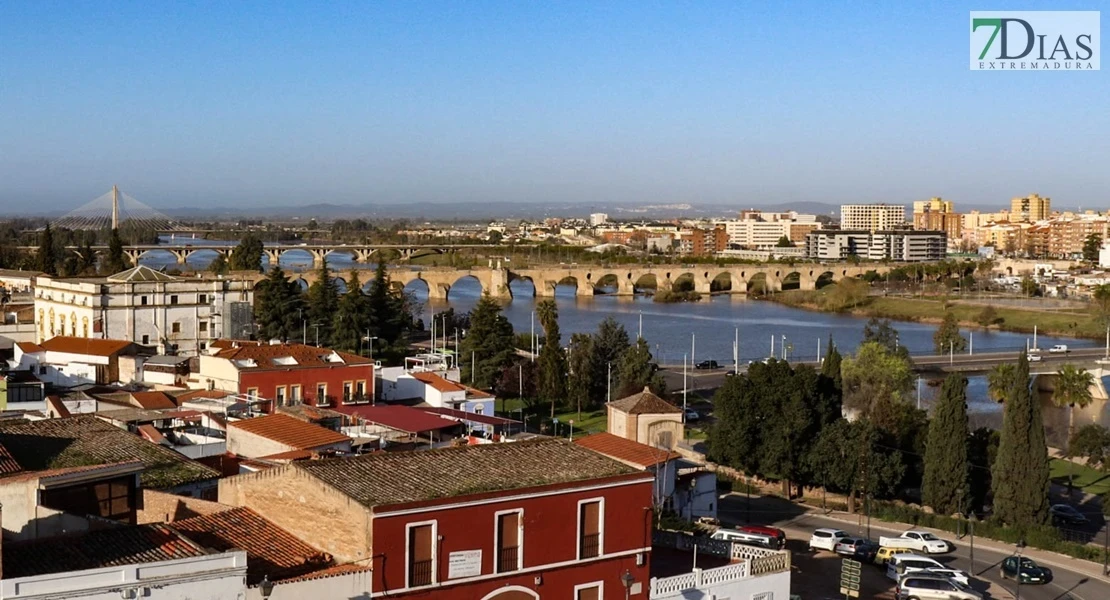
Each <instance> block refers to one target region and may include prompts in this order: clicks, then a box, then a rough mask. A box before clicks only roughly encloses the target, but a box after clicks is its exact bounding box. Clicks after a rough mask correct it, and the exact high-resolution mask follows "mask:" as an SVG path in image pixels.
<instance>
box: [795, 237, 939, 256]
mask: <svg viewBox="0 0 1110 600" xmlns="http://www.w3.org/2000/svg"><path fill="white" fill-rule="evenodd" d="M946 248H947V238H946V236H945V234H944V232H941V231H910V230H898V231H865V230H855V231H850V230H842V229H841V230H836V229H831V230H822V231H814V232H812V233H810V234H809V235H808V236H806V257H807V258H811V259H816V260H828V261H840V260H847V259H849V258H852V257H858V258H862V259H867V260H893V261H898V262H922V261H935V260H942V259H944V257H945V256H946V254H947V251H946Z"/></svg>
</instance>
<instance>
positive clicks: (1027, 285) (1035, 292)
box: [1021, 275, 1041, 298]
mask: <svg viewBox="0 0 1110 600" xmlns="http://www.w3.org/2000/svg"><path fill="white" fill-rule="evenodd" d="M1021 293H1022V295H1024V296H1029V297H1030V298H1032V297H1033V296H1040V295H1041V286H1040V284H1038V283H1037V281H1036V280H1035V279H1033V278H1032V277H1030V276H1028V275H1026V276H1025V277H1022V278H1021Z"/></svg>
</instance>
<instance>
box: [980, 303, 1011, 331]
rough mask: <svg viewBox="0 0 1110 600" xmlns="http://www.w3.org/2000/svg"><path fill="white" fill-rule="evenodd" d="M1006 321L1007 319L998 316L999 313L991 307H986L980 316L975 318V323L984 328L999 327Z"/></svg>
mask: <svg viewBox="0 0 1110 600" xmlns="http://www.w3.org/2000/svg"><path fill="white" fill-rule="evenodd" d="M1004 320H1005V319H1003V318H1002V317H1000V316H998V311H996V310H994V307H993V306H990V305H987V306H986V307H984V308H983V310H982V311H981V312H980V313H979V316H978V317H976V318H975V322H976V323H979V324H980V325H982V326H983V327H989V326H991V325H998V324H1001V323H1002V322H1003V321H1004Z"/></svg>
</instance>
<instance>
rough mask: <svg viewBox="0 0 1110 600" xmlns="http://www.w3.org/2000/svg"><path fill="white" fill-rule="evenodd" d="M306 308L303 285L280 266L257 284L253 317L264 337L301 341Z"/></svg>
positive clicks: (271, 270) (303, 333)
mask: <svg viewBox="0 0 1110 600" xmlns="http://www.w3.org/2000/svg"><path fill="white" fill-rule="evenodd" d="M303 309H304V298H303V296H302V294H301V290H300V287H299V286H298V285H297V283H296V282H294V281H290V280H289V278H288V277H286V276H285V273H284V272H283V271H282V270H281V267H274V268H273V269H270V272H269V273H268V274H267V276H266V279H263V280H262V281H260V282H258V285H256V286H255V294H254V319H255V321H256V322H257V323H258V331H259V334H260V335H261V336H262V338H263V339H270V340H273V339H276V340H283V341H287V340H290V339H296V340H298V341H300V339H301V337H302V336H304V335H305V327H304V323H303V322H302V320H301V319H302V318H303V317H304V312H303ZM231 335H234V334H231Z"/></svg>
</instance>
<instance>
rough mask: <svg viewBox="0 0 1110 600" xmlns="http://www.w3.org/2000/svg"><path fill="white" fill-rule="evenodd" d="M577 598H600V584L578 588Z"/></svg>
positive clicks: (584, 599) (594, 599)
mask: <svg viewBox="0 0 1110 600" xmlns="http://www.w3.org/2000/svg"><path fill="white" fill-rule="evenodd" d="M578 600H601V588H600V586H594V587H590V588H583V589H580V590H578Z"/></svg>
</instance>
